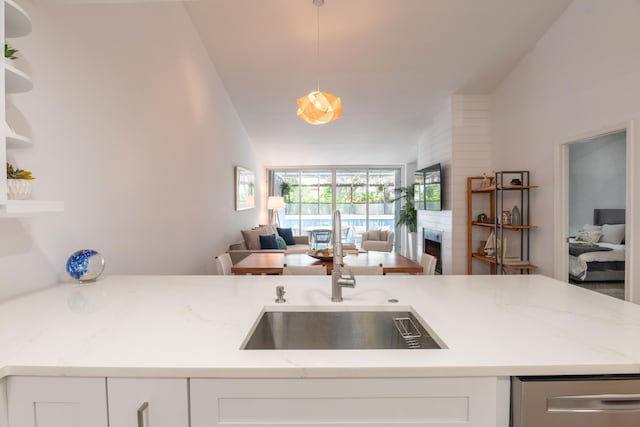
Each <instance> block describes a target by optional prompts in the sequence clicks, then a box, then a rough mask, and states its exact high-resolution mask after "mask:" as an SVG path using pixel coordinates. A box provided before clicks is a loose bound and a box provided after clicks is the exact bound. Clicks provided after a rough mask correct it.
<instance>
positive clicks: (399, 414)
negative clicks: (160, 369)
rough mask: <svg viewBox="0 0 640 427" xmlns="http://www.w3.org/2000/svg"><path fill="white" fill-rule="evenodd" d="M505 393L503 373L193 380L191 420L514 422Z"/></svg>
mask: <svg viewBox="0 0 640 427" xmlns="http://www.w3.org/2000/svg"><path fill="white" fill-rule="evenodd" d="M505 392H506V393H507V395H506V399H508V388H507V389H505V388H504V387H503V386H502V379H499V378H388V379H382V378H376V379H366V378H362V379H192V380H191V427H214V426H222V425H234V426H236V427H259V426H271V427H272V426H276V425H283V426H284V425H286V426H290V425H297V426H301V425H304V426H310V427H311V426H316V427H320V426H326V425H327V424H331V425H336V426H349V425H358V426H363V425H375V426H378V427H389V426H405V427H406V426H425V425H428V426H430V427H443V426H451V425H456V426H467V427H472V426H474V427H489V426H491V427H495V426H506V425H507V424H508V411H507V413H505V411H504V410H500V408H501V407H504V406H505V405H504V402H503V401H504V399H505V396H503V394H504V393H505ZM507 401H508V400H507Z"/></svg>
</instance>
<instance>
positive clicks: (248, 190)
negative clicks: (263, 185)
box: [236, 166, 256, 211]
mask: <svg viewBox="0 0 640 427" xmlns="http://www.w3.org/2000/svg"><path fill="white" fill-rule="evenodd" d="M255 191H256V175H255V174H254V173H253V172H252V171H250V170H249V169H245V168H243V167H240V166H236V210H237V211H243V210H245V209H253V208H255V207H256V197H255Z"/></svg>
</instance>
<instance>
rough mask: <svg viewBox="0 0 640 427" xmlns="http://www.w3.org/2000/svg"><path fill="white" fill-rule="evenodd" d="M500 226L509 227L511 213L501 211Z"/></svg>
mask: <svg viewBox="0 0 640 427" xmlns="http://www.w3.org/2000/svg"><path fill="white" fill-rule="evenodd" d="M502 225H511V211H508V210H504V211H502Z"/></svg>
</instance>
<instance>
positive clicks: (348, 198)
mask: <svg viewBox="0 0 640 427" xmlns="http://www.w3.org/2000/svg"><path fill="white" fill-rule="evenodd" d="M268 176H269V189H270V193H269V194H270V195H282V196H283V197H284V199H285V206H286V207H285V209H284V212H280V214H279V217H280V222H281V224H282V226H283V227H291V228H292V229H293V230H294V234H306V233H308V232H310V231H311V230H313V229H319V228H327V229H330V228H331V221H332V213H333V210H334V209H339V210H340V212H341V214H342V234H343V236H342V237H343V242H345V243H359V242H360V237H361V236H362V233H363V232H364V231H367V230H371V229H377V228H382V229H387V230H394V229H395V224H396V222H397V218H396V205H397V203H392V202H391V201H392V200H394V199H395V189H396V188H398V187H399V186H400V168H353V169H351V168H329V169H319V168H309V169H271V170H269V171H268ZM283 184H284V185H283ZM396 236H398V233H396Z"/></svg>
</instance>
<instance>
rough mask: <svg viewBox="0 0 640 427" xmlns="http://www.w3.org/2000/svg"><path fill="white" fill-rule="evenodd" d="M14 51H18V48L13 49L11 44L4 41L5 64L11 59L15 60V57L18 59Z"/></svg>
mask: <svg viewBox="0 0 640 427" xmlns="http://www.w3.org/2000/svg"><path fill="white" fill-rule="evenodd" d="M16 53H18V49H14V48H12V47H11V46H9V45H8V44H7V43H5V44H4V62H5V64H8V63H10V62H11V61H15V60H16V59H18V57H17V56H16Z"/></svg>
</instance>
